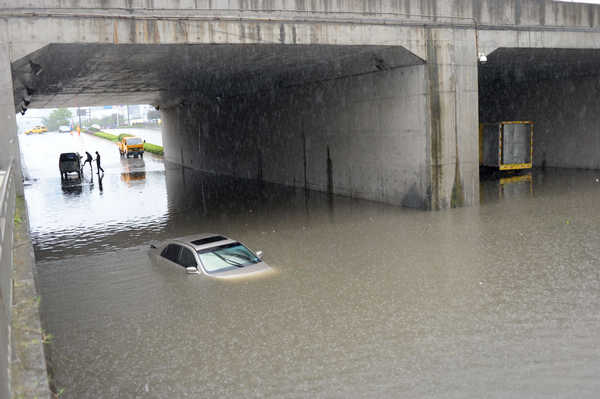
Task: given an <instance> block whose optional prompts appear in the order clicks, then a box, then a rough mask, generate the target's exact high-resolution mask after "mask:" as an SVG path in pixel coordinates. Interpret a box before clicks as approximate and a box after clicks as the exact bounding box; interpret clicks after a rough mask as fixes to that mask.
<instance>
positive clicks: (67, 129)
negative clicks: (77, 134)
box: [58, 125, 71, 133]
mask: <svg viewBox="0 0 600 399" xmlns="http://www.w3.org/2000/svg"><path fill="white" fill-rule="evenodd" d="M58 132H59V133H71V126H67V125H62V126H59V127H58Z"/></svg>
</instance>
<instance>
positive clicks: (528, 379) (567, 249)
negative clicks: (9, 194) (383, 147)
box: [26, 162, 600, 398]
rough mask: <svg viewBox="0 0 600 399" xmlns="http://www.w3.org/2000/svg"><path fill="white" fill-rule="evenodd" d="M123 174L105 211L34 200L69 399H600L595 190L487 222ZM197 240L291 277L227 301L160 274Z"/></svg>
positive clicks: (543, 188) (567, 189)
mask: <svg viewBox="0 0 600 399" xmlns="http://www.w3.org/2000/svg"><path fill="white" fill-rule="evenodd" d="M112 168H113V169H112V171H109V170H107V174H106V176H105V178H104V192H103V196H102V197H100V196H99V194H98V190H96V189H92V190H87V189H86V188H85V187H86V186H85V184H84V189H83V191H82V193H81V194H80V195H78V196H73V197H69V198H65V196H63V195H62V194H61V193H60V190H58V193H57V187H59V183H58V180H54V179H52V178H45V179H41V180H40V181H38V182H36V183H35V184H33V185H32V186H30V187H28V188H27V189H26V194H27V202H28V206H29V209H30V212H31V216H32V230H33V231H32V232H33V236H34V244H35V250H36V256H37V257H38V264H37V268H38V275H39V281H40V287H41V295H42V315H43V321H44V326H45V328H46V330H47V331H48V332H50V333H52V334H53V335H54V336H55V339H54V342H53V343H52V344H51V345H49V346H48V353H49V355H50V358H51V365H52V367H53V368H54V372H55V381H56V385H57V386H58V387H64V388H65V393H64V397H65V398H97V397H149V398H178V397H214V398H239V397H244V398H248V397H255V398H263V397H277V398H297V397H340V398H345V397H389V398H398V397H416V398H422V397H427V398H465V397H496V398H500V397H511V398H512V397H526V398H535V397H548V396H555V397H577V398H585V397H589V398H592V397H596V395H597V392H598V391H599V390H600V380H599V379H597V378H596V376H597V375H598V374H599V373H600V349H599V347H598V344H597V342H598V336H597V332H598V331H599V330H600V317H599V316H598V314H599V313H598V309H600V296H599V295H598V292H600V291H599V290H600V274H599V273H598V262H599V261H600V249H599V246H598V242H599V240H600V230H599V228H598V226H600V213H599V212H597V209H598V207H597V204H598V201H599V200H600V183H598V181H597V175H598V173H597V172H591V171H590V172H586V171H564V170H547V171H545V172H540V171H534V172H533V174H532V175H531V180H530V181H527V178H524V180H523V181H520V180H517V179H515V180H514V181H512V180H511V181H508V180H505V181H503V182H502V183H501V182H500V181H499V180H495V181H489V182H483V183H482V192H483V193H485V195H483V196H482V198H484V201H487V202H485V203H484V204H482V206H480V207H472V208H463V209H453V210H449V211H444V212H422V211H416V210H408V209H402V208H398V207H392V206H386V205H382V204H377V203H372V202H368V201H360V200H351V199H348V198H342V197H335V196H329V195H327V194H323V193H316V192H306V191H304V190H300V189H293V188H286V187H281V186H274V185H269V184H260V183H258V182H251V181H239V180H235V179H231V178H223V177H217V176H210V175H203V174H199V173H194V172H192V171H190V170H187V169H181V168H178V167H172V166H169V167H166V168H165V169H164V170H160V171H148V170H146V172H145V179H144V181H145V183H144V184H139V185H138V184H132V183H137V182H132V181H131V180H128V181H125V180H123V178H122V173H131V172H124V171H123V169H121V168H122V166H121V165H120V164H119V163H118V162H115V163H114V164H113V167H112ZM512 184H515V186H512ZM499 186H502V187H499ZM509 187H510V188H509ZM513 187H514V189H513ZM57 194H58V195H57ZM41 198H44V200H43V201H42V200H41ZM92 209H93V212H92ZM42 214H43V215H45V218H42V217H41V215H42ZM197 232H214V233H222V234H226V235H229V236H231V237H235V238H237V239H240V240H242V241H244V242H245V243H247V244H248V245H249V246H250V247H251V248H253V249H255V250H257V249H261V250H263V251H264V252H265V260H266V261H267V262H268V263H269V264H270V265H272V266H273V267H274V268H275V269H276V270H277V273H275V274H274V275H272V276H269V277H268V278H262V279H257V280H252V281H237V282H227V281H218V280H212V279H209V278H202V277H200V276H190V275H187V274H185V273H184V272H180V271H179V270H177V269H165V268H162V267H159V266H158V265H154V264H152V262H151V261H150V259H149V258H148V256H147V248H148V243H149V242H150V241H152V240H157V239H163V238H167V237H175V236H181V235H186V234H191V233H197Z"/></svg>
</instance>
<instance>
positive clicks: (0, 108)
mask: <svg viewBox="0 0 600 399" xmlns="http://www.w3.org/2000/svg"><path fill="white" fill-rule="evenodd" d="M0 129H1V130H0V169H6V168H7V167H8V165H10V162H11V161H12V162H14V167H15V170H14V171H15V177H16V179H15V182H16V185H17V194H19V195H22V194H23V179H22V173H21V159H20V158H21V157H20V152H19V141H18V139H17V120H16V116H15V103H14V99H13V81H12V73H11V66H10V55H9V46H8V42H7V39H6V22H5V21H4V22H2V21H0Z"/></svg>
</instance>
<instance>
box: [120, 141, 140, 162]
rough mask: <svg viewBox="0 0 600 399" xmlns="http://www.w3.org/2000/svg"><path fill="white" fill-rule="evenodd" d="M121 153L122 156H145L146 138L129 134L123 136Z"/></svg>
mask: <svg viewBox="0 0 600 399" xmlns="http://www.w3.org/2000/svg"><path fill="white" fill-rule="evenodd" d="M119 153H120V154H121V156H122V157H127V158H129V156H133V157H134V158H137V157H138V156H140V157H142V158H143V157H144V140H142V139H141V138H139V137H135V136H129V137H123V138H122V139H121V141H119Z"/></svg>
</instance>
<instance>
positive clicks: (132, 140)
mask: <svg viewBox="0 0 600 399" xmlns="http://www.w3.org/2000/svg"><path fill="white" fill-rule="evenodd" d="M127 144H128V145H136V144H142V139H141V138H139V137H132V138H130V139H127Z"/></svg>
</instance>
